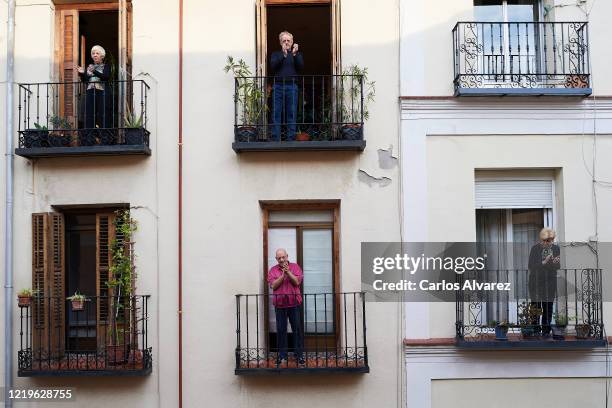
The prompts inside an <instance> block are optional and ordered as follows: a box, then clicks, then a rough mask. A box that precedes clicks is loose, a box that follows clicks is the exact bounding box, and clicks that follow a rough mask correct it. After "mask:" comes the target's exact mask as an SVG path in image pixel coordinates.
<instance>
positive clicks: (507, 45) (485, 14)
mask: <svg viewBox="0 0 612 408" xmlns="http://www.w3.org/2000/svg"><path fill="white" fill-rule="evenodd" d="M539 9H540V2H539V0H474V18H475V20H476V21H478V22H491V24H484V25H483V26H482V33H481V34H482V42H483V43H482V45H483V47H484V50H483V52H484V55H483V67H482V69H483V71H482V72H483V73H484V74H492V75H500V74H504V73H536V72H538V64H539V56H538V54H537V52H536V50H537V49H538V48H539V45H538V44H537V42H538V41H539V40H538V32H539V30H538V26H536V25H533V24H529V25H528V24H510V23H518V22H529V23H533V22H537V21H538V20H539V15H540V13H539ZM500 23H502V24H500ZM489 79H493V80H496V81H503V80H504V79H505V78H503V77H494V78H489Z"/></svg>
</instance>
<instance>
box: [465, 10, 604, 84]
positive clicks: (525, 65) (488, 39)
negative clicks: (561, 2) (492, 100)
mask: <svg viewBox="0 0 612 408" xmlns="http://www.w3.org/2000/svg"><path fill="white" fill-rule="evenodd" d="M588 44H589V35H588V24H587V23H586V22H563V23H552V22H541V23H540V22H523V23H496V22H495V23H494V22H460V23H457V24H456V25H455V28H454V29H453V51H454V54H453V57H454V66H455V76H454V86H455V96H494V95H498V96H505V95H519V96H521V95H523V96H526V95H538V96H542V95H551V96H555V95H557V96H587V95H590V94H591V93H592V89H591V76H590V66H589V65H590V64H589V51H588V47H589V45H588Z"/></svg>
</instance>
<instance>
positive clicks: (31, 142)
mask: <svg viewBox="0 0 612 408" xmlns="http://www.w3.org/2000/svg"><path fill="white" fill-rule="evenodd" d="M48 139H49V128H47V126H44V125H41V124H40V123H38V122H36V123H34V129H27V130H25V131H24V132H23V147H24V148H27V149H29V148H33V147H45V146H44V145H45V144H46V143H47V140H48Z"/></svg>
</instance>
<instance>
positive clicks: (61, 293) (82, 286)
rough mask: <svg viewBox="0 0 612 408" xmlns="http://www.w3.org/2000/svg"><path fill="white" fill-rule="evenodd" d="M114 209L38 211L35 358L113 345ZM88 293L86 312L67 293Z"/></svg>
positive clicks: (34, 253)
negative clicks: (110, 342) (110, 333)
mask: <svg viewBox="0 0 612 408" xmlns="http://www.w3.org/2000/svg"><path fill="white" fill-rule="evenodd" d="M115 218H116V215H115V213H114V212H113V210H112V209H101V210H99V211H92V210H66V211H65V212H52V213H35V214H32V288H33V290H34V291H35V293H36V297H35V299H34V302H33V306H32V344H33V346H34V356H35V357H37V358H41V359H43V358H45V356H46V355H47V354H49V355H50V356H55V357H62V356H64V355H65V354H66V353H68V354H69V353H71V352H77V353H96V352H100V351H101V348H103V347H104V346H105V345H106V344H107V343H108V339H107V335H108V327H109V320H110V316H109V313H110V310H111V308H110V302H111V299H110V296H112V293H111V292H110V289H109V287H108V285H107V282H108V281H109V280H111V279H112V275H111V265H112V250H111V247H112V243H113V241H114V240H115V239H117V240H120V239H121V237H119V236H117V235H116V234H115ZM77 291H78V292H79V293H81V294H83V295H85V296H86V297H87V298H88V299H90V300H89V301H88V302H85V307H84V309H83V310H74V309H73V308H72V306H71V304H70V302H69V301H67V300H66V297H68V296H70V295H72V294H74V293H75V292H77Z"/></svg>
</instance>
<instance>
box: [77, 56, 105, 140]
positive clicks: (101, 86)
mask: <svg viewBox="0 0 612 408" xmlns="http://www.w3.org/2000/svg"><path fill="white" fill-rule="evenodd" d="M105 57H106V51H105V50H104V48H102V47H101V46H99V45H94V46H93V47H92V48H91V59H92V60H93V64H89V66H88V67H87V69H85V68H84V67H76V68H77V71H78V73H79V76H80V77H81V81H83V82H84V83H85V87H86V89H87V91H86V97H85V107H84V111H85V112H84V114H85V128H88V129H92V128H96V127H100V128H107V127H110V124H111V123H112V117H111V110H110V108H111V105H112V103H111V102H109V99H110V98H109V95H110V92H106V91H107V89H106V88H107V86H108V84H106V83H105V82H107V81H109V80H110V79H111V73H110V71H111V70H110V65H109V64H105V63H104V58H105ZM109 88H110V87H109Z"/></svg>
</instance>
